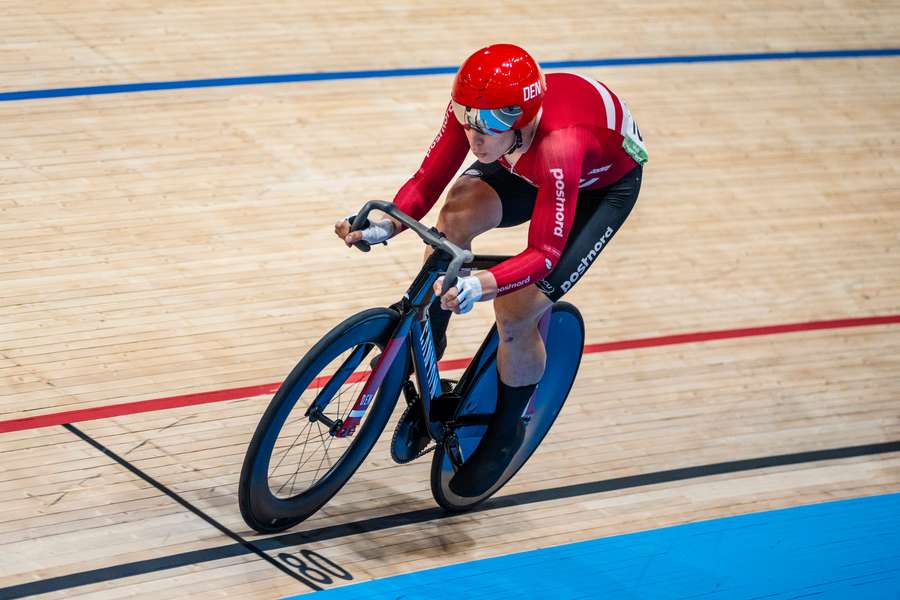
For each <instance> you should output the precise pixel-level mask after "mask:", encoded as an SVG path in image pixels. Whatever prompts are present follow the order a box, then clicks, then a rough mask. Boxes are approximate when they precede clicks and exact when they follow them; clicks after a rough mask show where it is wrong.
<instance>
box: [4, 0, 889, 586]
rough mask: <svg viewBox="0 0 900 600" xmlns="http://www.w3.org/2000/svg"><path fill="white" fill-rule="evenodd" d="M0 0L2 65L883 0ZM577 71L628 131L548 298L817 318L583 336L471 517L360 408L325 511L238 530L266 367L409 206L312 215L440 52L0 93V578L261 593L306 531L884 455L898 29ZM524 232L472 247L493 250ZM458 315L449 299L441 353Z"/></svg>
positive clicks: (315, 544)
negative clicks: (632, 169) (626, 183)
mask: <svg viewBox="0 0 900 600" xmlns="http://www.w3.org/2000/svg"><path fill="white" fill-rule="evenodd" d="M76 6H77V10H76ZM0 14H2V15H3V18H2V19H0V74H2V78H0V94H2V93H4V92H19V91H29V90H42V89H53V88H68V87H79V86H103V85H117V84H128V83H140V82H159V81H177V80H193V79H210V78H221V77H240V76H258V75H271V74H282V73H313V72H345V71H356V70H374V69H405V68H418V67H435V66H453V65H457V64H458V63H459V62H460V61H461V60H462V59H463V58H464V57H465V56H466V55H467V54H468V53H469V52H471V51H472V50H474V49H476V48H478V47H480V46H482V45H485V44H487V43H491V42H494V41H504V40H509V41H515V42H517V43H520V44H521V45H523V46H525V47H526V48H528V49H529V50H531V51H532V52H533V53H534V54H535V55H536V57H537V58H538V59H539V60H542V61H564V60H577V59H600V58H616V57H651V56H673V55H700V54H722V53H760V52H794V51H813V50H834V49H841V50H855V49H878V48H888V47H891V46H897V45H898V44H897V42H898V39H900V35H898V34H900V5H897V4H896V3H891V2H867V3H857V2H850V1H836V2H830V3H827V4H825V3H820V2H808V1H804V2H794V3H783V2H774V1H760V2H752V3H746V2H738V1H736V0H732V1H728V2H720V3H709V2H688V3H687V4H685V3H673V2H667V1H665V0H658V1H649V2H640V3H595V2H583V3H577V2H552V3H550V2H547V3H541V2H532V3H528V5H527V6H522V5H521V4H518V3H494V4H491V3H483V2H475V3H468V2H458V3H450V4H448V3H429V4H427V5H425V4H423V3H418V2H401V3H397V2H368V3H357V2H347V3H340V4H334V3H327V4H326V3H322V5H321V6H316V5H313V4H312V3H297V2H276V1H274V0H263V1H261V2H256V3H240V4H239V3H225V4H224V5H223V4H218V3H210V2H191V3H176V2H159V1H156V0H145V1H142V2H97V1H89V2H79V3H77V5H76V4H72V3H63V2H50V1H47V2H5V3H3V4H2V6H0ZM577 70H578V71H580V72H583V73H586V74H590V75H592V76H595V77H597V78H599V79H601V80H602V81H604V82H606V83H607V84H608V85H609V86H610V87H612V88H613V89H614V90H616V91H617V92H618V93H620V94H621V95H622V96H623V97H624V98H626V99H627V100H628V101H629V104H630V105H631V108H632V110H633V112H634V114H635V117H636V119H637V121H638V122H639V123H640V126H641V130H642V132H643V133H644V136H645V139H646V140H647V145H648V149H649V152H650V162H649V164H648V166H647V170H646V175H645V182H644V187H643V190H642V193H641V199H640V201H639V202H638V205H637V208H636V210H635V213H634V214H633V215H632V216H631V218H630V220H629V221H628V223H627V224H626V226H625V228H624V229H623V230H622V231H621V233H619V234H618V236H617V238H616V240H615V241H614V243H612V244H611V246H610V248H609V249H608V250H607V251H606V252H605V253H604V254H603V257H602V260H601V261H600V262H599V264H598V265H597V266H595V267H594V269H593V270H592V271H591V272H590V275H589V276H588V277H587V278H586V279H585V280H584V281H582V282H580V284H579V285H578V286H577V287H576V288H575V289H574V291H573V292H572V293H571V294H570V295H569V296H568V297H567V299H569V300H571V301H572V302H574V303H575V304H576V305H577V306H579V308H580V309H581V311H582V313H583V315H584V317H585V321H586V326H587V339H588V343H589V344H602V343H606V342H612V341H620V340H631V339H639V338H641V339H642V338H653V337H659V336H670V335H675V334H685V333H691V334H693V333H704V332H711V331H719V330H731V329H735V328H758V327H759V328H766V327H768V326H772V325H782V324H808V323H810V322H828V323H822V324H820V325H821V327H813V326H810V325H801V326H798V327H797V328H795V330H792V331H790V332H786V331H783V330H779V329H774V330H771V329H764V330H762V331H756V332H752V333H767V335H753V336H745V337H737V334H736V333H735V332H731V333H728V334H723V335H722V336H720V337H721V338H722V339H705V338H703V336H697V337H694V338H689V340H693V341H690V342H689V343H680V344H669V345H660V343H661V341H660V340H658V341H657V342H656V343H653V342H649V343H647V344H646V345H645V347H634V348H628V349H624V350H621V351H615V352H612V351H605V350H610V348H606V347H602V346H600V347H592V348H590V350H592V351H591V352H588V353H586V354H585V356H584V361H583V363H582V367H581V372H580V374H579V377H578V380H577V382H576V384H575V387H574V389H573V392H572V395H571V396H570V398H569V401H568V404H567V406H566V408H565V410H564V412H563V414H562V415H561V417H560V420H559V421H558V422H557V424H556V426H555V428H554V429H553V430H552V431H551V433H550V435H549V437H548V438H547V439H546V440H545V443H544V444H543V446H542V447H541V448H540V450H539V451H538V453H537V454H536V455H535V456H534V458H533V459H532V461H531V462H530V463H529V464H528V465H526V467H525V468H524V469H523V470H522V471H521V472H520V473H519V475H518V476H517V477H516V478H515V479H514V480H513V481H512V482H511V483H510V484H509V485H508V486H507V487H506V488H504V490H503V491H502V492H501V493H500V494H498V496H497V497H496V499H495V500H494V501H492V502H490V503H488V504H487V505H485V507H484V509H483V510H480V511H478V512H474V513H470V514H464V515H459V516H454V517H445V516H444V515H443V514H442V513H441V512H440V511H439V510H438V509H437V508H436V507H435V504H434V501H433V500H432V499H431V495H430V492H429V490H428V460H424V459H423V460H420V461H418V462H415V463H412V464H411V465H407V466H397V465H394V464H393V463H392V462H391V460H390V458H389V456H388V451H387V441H388V440H389V438H390V432H391V430H392V429H393V420H392V424H391V425H390V426H389V428H388V430H387V431H386V432H385V434H384V436H383V437H382V440H381V441H380V442H379V444H378V445H377V446H376V448H375V450H374V451H373V453H372V454H371V455H370V457H369V459H368V461H367V462H366V464H365V465H364V467H363V468H362V469H361V470H360V472H358V473H357V475H356V476H355V477H354V479H353V480H351V482H350V484H349V485H348V486H347V487H346V488H345V489H344V490H343V491H342V492H341V493H340V494H339V495H338V496H336V497H335V499H334V500H333V501H332V502H331V503H330V504H328V505H327V506H326V507H325V509H324V510H322V511H321V512H320V513H319V514H317V515H315V516H314V517H312V518H311V519H310V520H308V521H307V522H305V523H303V524H302V525H300V526H299V527H297V528H295V529H294V530H292V531H290V532H288V533H287V534H283V535H281V536H274V537H270V538H266V537H265V536H258V535H256V534H254V533H253V532H252V531H250V530H249V529H248V528H247V527H246V525H244V523H243V521H242V520H241V517H240V515H239V513H238V509H237V490H236V484H237V479H238V473H239V470H240V465H241V460H242V457H243V453H244V450H245V448H246V445H247V442H248V441H249V438H250V435H251V433H252V431H253V429H254V427H255V425H256V423H257V421H258V418H259V416H260V414H261V413H262V411H263V409H264V407H265V405H266V403H267V401H268V398H269V397H270V395H271V390H272V389H273V385H272V384H273V383H277V382H278V381H280V380H281V378H282V377H284V376H285V374H286V373H287V372H288V371H289V370H290V368H291V367H292V365H293V364H294V362H295V361H296V360H297V359H298V358H299V357H300V356H302V354H303V353H304V352H305V351H306V350H307V349H308V348H309V347H310V346H311V345H312V343H314V342H315V340H317V339H318V338H319V337H320V336H321V335H322V334H323V333H324V332H325V331H327V330H328V329H329V328H330V327H331V326H332V325H334V324H336V323H337V322H338V321H339V320H341V319H342V318H344V317H345V316H348V315H349V314H351V313H353V312H356V311H358V310H361V309H363V308H367V307H370V306H376V305H383V304H386V303H390V302H393V301H394V300H396V299H397V298H398V297H399V295H400V294H401V293H402V290H403V289H404V286H405V285H406V284H407V283H408V281H409V279H410V277H411V275H412V274H414V273H415V272H416V271H417V269H418V264H419V260H420V256H421V248H420V247H419V246H420V242H419V241H418V239H417V238H414V237H413V236H411V235H406V236H403V237H402V238H400V239H398V240H396V241H394V242H392V243H391V245H390V246H389V247H388V248H378V249H377V251H375V252H371V253H369V254H366V255H363V254H360V253H358V252H356V251H348V250H346V249H345V248H344V247H343V246H342V245H341V244H340V243H339V242H338V241H337V240H335V239H334V238H333V234H332V232H331V228H332V224H333V222H334V221H335V220H336V219H337V218H338V217H341V216H343V215H346V214H350V213H352V212H354V211H355V210H356V209H357V208H358V207H359V205H360V204H361V203H362V202H363V201H364V200H366V199H368V198H391V197H392V195H393V193H394V192H395V191H396V189H397V188H398V187H399V186H400V185H401V184H402V183H403V181H405V179H406V178H407V177H408V176H409V175H410V174H411V173H412V172H413V171H414V170H415V168H416V167H417V166H418V163H419V161H420V160H421V157H422V155H423V152H424V150H425V149H426V148H427V147H428V144H429V143H430V141H431V139H432V137H433V135H434V134H435V132H436V130H437V128H438V126H439V125H440V120H441V116H442V112H443V110H444V107H445V105H446V104H445V103H446V99H447V95H448V92H449V87H450V81H451V78H452V75H450V74H446V73H445V74H436V75H426V76H416V77H372V78H362V79H352V80H348V79H336V80H327V81H306V82H293V83H281V84H267V85H247V86H231V87H207V88H196V87H193V88H188V89H175V90H162V91H147V92H142V93H114V94H81V95H73V96H67V97H58V98H30V99H29V98H26V99H15V100H11V101H8V102H0V139H2V143H0V324H2V327H0V421H3V423H0V430H2V431H4V433H2V434H0V501H2V507H3V513H2V515H0V597H16V596H20V595H26V594H36V593H44V594H45V597H47V598H69V597H74V596H81V595H85V596H88V597H91V598H95V597H96V598H101V597H102V598H118V597H125V596H128V597H132V596H135V597H142V598H144V597H146V598H151V597H152V598H160V597H164V598H165V597H181V596H188V595H189V596H192V597H197V598H203V597H222V596H230V597H243V598H249V597H259V598H272V597H277V596H278V595H289V594H299V593H303V592H305V591H308V590H309V589H310V588H309V587H307V586H305V585H304V584H303V583H302V582H300V581H298V580H297V579H295V578H294V577H291V576H290V575H289V574H288V573H286V572H285V571H284V570H280V569H279V568H277V567H276V565H278V564H281V565H282V566H284V564H285V563H284V558H283V557H284V555H286V554H294V555H298V556H299V554H297V553H298V552H300V551H301V550H312V551H315V552H318V553H320V554H321V555H323V556H325V557H327V558H328V559H330V560H331V561H334V562H335V563H337V564H339V565H340V566H341V567H343V568H344V569H346V570H347V571H349V572H350V573H351V574H352V575H353V577H354V580H355V581H360V580H366V579H371V578H375V577H383V576H386V575H391V574H396V573H404V572H409V571H413V570H418V569H422V568H427V567H432V566H437V565H445V564H450V563H457V562H461V561H467V560H472V559H475V558H481V557H487V556H496V555H500V554H507V553H510V552H514V551H518V550H523V549H532V548H539V547H545V546H550V545H555V544H561V543H566V542H572V541H578V540H587V539H593V538H597V537H602V536H608V535H613V534H618V533H624V532H631V531H638V530H645V529H652V528H656V527H661V526H665V525H671V524H676V523H685V522H691V521H698V520H703V519H709V518H713V517H718V516H723V515H735V514H742V513H748V512H754V511H761V510H767V509H772V508H779V507H789V506H796V505H801V504H810V503H816V502H822V501H826V500H832V499H839V498H852V497H859V496H866V495H873V494H880V493H886V492H896V491H898V490H900V452H898V451H897V450H898V448H897V445H896V444H893V445H892V444H891V443H894V442H897V441H898V440H900V324H898V320H900V319H898V315H900V237H898V231H900V102H898V98H900V58H898V57H897V56H881V57H876V56H869V57H859V56H856V57H853V56H851V57H844V58H827V59H817V60H753V61H734V60H726V61H721V62H700V63H672V64H665V63H663V64H660V63H656V64H643V65H632V66H627V65H626V66H615V67H612V66H610V67H583V68H579V69H577ZM0 97H2V96H0ZM435 215H436V210H435V211H432V213H431V214H430V215H429V216H428V217H427V218H426V221H427V222H429V223H432V222H433V221H434V219H435ZM524 233H525V228H524V227H519V228H515V229H513V230H503V231H495V232H491V233H490V234H488V235H486V236H485V237H484V238H483V239H482V240H479V242H478V243H477V245H476V249H477V250H479V251H482V252H489V253H511V252H515V251H518V249H519V248H520V247H521V246H522V244H523V240H524ZM871 317H885V318H882V319H871ZM491 320H492V311H491V307H490V306H489V305H479V306H478V308H477V310H476V311H475V312H474V314H472V315H469V316H466V317H463V318H459V317H456V318H455V319H454V321H453V322H452V323H451V330H450V340H451V346H450V349H449V351H448V353H447V358H450V359H454V358H465V357H469V356H471V355H472V353H473V351H474V350H475V348H476V347H477V344H478V342H479V341H480V338H481V336H482V335H483V333H484V331H485V330H486V328H487V326H488V325H489V324H490V322H491ZM835 320H851V321H849V322H847V321H844V322H838V323H832V321H835ZM662 341H664V340H662ZM669 341H672V340H669ZM676 341H677V340H676ZM681 341H684V340H681ZM236 388H251V389H250V390H238V391H237V392H234V391H229V390H235V389H236ZM222 390H225V391H224V392H221V391H222ZM210 392H221V393H219V394H210ZM195 394H196V396H195ZM183 396H188V397H187V398H181V397H183ZM161 398H170V399H171V398H174V400H168V401H163V402H160V403H156V404H151V405H150V406H149V407H148V406H147V405H134V404H129V403H135V402H138V401H144V400H156V399H161ZM213 401H215V402H213ZM177 404H184V406H181V407H178V408H168V409H165V410H151V411H147V410H143V409H146V408H161V407H164V406H172V405H177ZM118 405H125V408H123V409H121V410H118V411H116V410H112V411H110V412H107V413H103V412H99V413H98V412H91V411H88V410H87V409H92V408H97V407H109V406H113V407H114V406H118ZM398 410H399V408H398ZM68 411H77V412H74V413H73V414H69V415H63V416H62V417H54V416H53V415H58V413H62V412H68ZM85 411H86V412H85ZM117 413H122V414H117ZM398 414H399V413H398ZM109 415H113V416H109ZM98 416H105V418H94V417H98ZM30 417H36V418H35V419H32V420H30V421H22V419H26V418H30ZM68 422H71V423H72V425H71V426H69V427H63V426H60V425H59V424H60V423H68ZM89 442H92V443H93V445H92V443H89ZM101 447H102V448H106V449H108V450H109V451H111V452H113V453H115V454H116V455H117V456H118V457H119V458H120V459H121V460H122V462H127V464H128V465H131V466H132V467H133V469H134V470H129V469H127V468H126V467H125V466H123V465H122V464H120V463H118V462H116V461H115V460H113V459H112V458H111V457H110V456H108V455H106V454H104V453H103V452H101V450H100V449H98V448H101ZM768 457H776V458H775V459H769V462H766V459H767V458H768ZM751 459H761V460H760V461H758V462H752V461H751V462H748V463H740V462H736V461H744V460H751ZM720 463H728V464H727V465H726V466H725V467H721V468H718V469H717V468H715V467H711V466H710V465H717V464H720ZM135 471H139V472H140V473H143V474H145V475H146V476H147V477H149V478H152V479H153V481H155V482H156V485H154V484H152V483H151V482H149V481H148V480H147V479H144V478H141V477H140V476H139V475H138V474H136V472H135ZM578 484H584V485H580V486H579V485H578ZM166 492H168V493H166ZM173 496H177V497H178V498H181V499H182V501H183V503H179V502H177V501H176V500H175V499H173ZM186 505H190V506H191V507H193V509H194V511H193V512H192V511H191V510H189V509H188V508H186ZM211 521H214V522H215V523H217V524H218V525H219V526H218V527H216V526H214V525H213V524H211ZM229 532H230V533H229ZM264 556H267V557H269V560H266V559H264ZM287 570H289V569H287Z"/></svg>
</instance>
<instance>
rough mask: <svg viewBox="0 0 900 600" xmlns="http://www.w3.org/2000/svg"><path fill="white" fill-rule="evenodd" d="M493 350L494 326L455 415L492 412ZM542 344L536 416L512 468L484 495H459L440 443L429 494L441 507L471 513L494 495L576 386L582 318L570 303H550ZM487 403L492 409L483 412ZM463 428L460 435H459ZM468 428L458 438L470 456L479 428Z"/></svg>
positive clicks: (529, 452)
mask: <svg viewBox="0 0 900 600" xmlns="http://www.w3.org/2000/svg"><path fill="white" fill-rule="evenodd" d="M496 346H497V330H496V327H494V328H493V329H491V331H490V332H489V333H488V335H487V337H486V338H485V340H484V342H483V343H482V349H493V350H490V352H491V354H489V355H488V356H486V357H484V358H482V360H480V361H479V362H478V364H477V365H476V364H475V361H473V363H472V366H473V367H474V368H475V369H477V371H471V372H470V371H467V373H466V374H464V375H463V379H466V380H468V381H471V384H470V385H469V387H468V389H467V390H465V392H464V393H465V397H464V398H463V401H462V402H461V403H460V411H459V413H458V416H459V415H463V414H466V413H467V412H470V413H471V412H476V413H479V414H483V413H485V412H492V411H493V410H494V405H495V404H496V396H497V385H496V364H497V362H496ZM546 346H547V366H546V367H545V370H544V376H543V377H542V378H541V383H540V384H538V389H537V391H536V394H537V396H536V398H535V414H534V415H533V416H532V418H531V421H530V423H529V425H528V427H527V428H526V437H525V440H524V441H523V443H522V446H521V447H520V449H519V450H518V452H516V454H515V455H514V457H513V459H512V461H511V462H510V465H509V466H508V467H507V468H506V470H505V471H504V472H503V473H502V474H501V475H500V477H499V478H498V479H497V480H496V481H495V482H494V484H493V485H492V486H491V487H490V488H489V489H488V490H487V491H486V492H485V493H484V494H481V495H480V496H473V497H466V496H458V495H457V494H455V493H454V492H453V491H452V490H450V488H449V481H450V479H451V478H452V476H453V474H454V472H455V471H454V468H453V465H452V463H451V461H450V457H449V456H448V453H447V449H446V447H445V446H444V445H443V444H438V446H437V448H436V449H435V452H434V456H433V458H432V461H431V494H432V496H433V497H434V499H435V501H436V502H437V503H438V504H439V505H440V506H441V507H443V508H444V509H446V510H448V511H450V512H462V511H467V510H471V509H472V508H474V507H476V506H477V505H479V504H481V503H482V502H484V501H485V500H487V499H488V498H490V497H491V496H493V495H494V494H495V493H496V492H497V491H498V490H500V488H502V487H503V486H504V485H506V483H507V482H509V480H510V479H512V478H513V477H514V476H515V475H516V473H518V471H519V469H521V468H522V467H523V466H524V465H525V463H526V462H528V459H529V458H531V455H532V454H534V452H535V450H537V448H538V446H540V444H541V442H542V441H543V440H544V437H545V436H546V435H547V433H548V432H549V431H550V428H551V427H552V426H553V423H554V422H555V421H556V418H557V416H559V413H560V411H561V410H562V407H563V406H564V405H565V402H566V399H567V398H568V396H569V391H570V390H571V389H572V385H573V384H574V382H575V376H576V375H577V373H578V368H579V366H580V364H581V356H582V353H583V350H584V320H583V319H582V317H581V313H580V312H579V311H578V309H577V308H576V307H575V306H574V305H572V304H570V303H568V302H557V303H556V304H554V305H553V313H552V315H551V322H550V328H549V331H548V335H547V342H546ZM481 354H482V350H479V355H481ZM488 405H489V406H490V410H489V411H485V407H486V406H488ZM463 429H465V428H463ZM463 429H461V430H459V431H458V435H460V434H461V433H462V431H463ZM469 429H470V430H471V431H470V432H469V434H470V435H469V436H468V438H463V437H462V436H461V437H460V442H461V444H462V443H464V441H463V440H467V445H468V450H467V452H466V453H465V454H466V455H471V452H472V451H473V450H474V449H475V447H477V444H478V442H479V441H480V439H481V438H480V435H479V434H478V429H479V428H478V427H471V428H469ZM480 430H481V432H482V433H483V430H484V427H483V426H482V427H480Z"/></svg>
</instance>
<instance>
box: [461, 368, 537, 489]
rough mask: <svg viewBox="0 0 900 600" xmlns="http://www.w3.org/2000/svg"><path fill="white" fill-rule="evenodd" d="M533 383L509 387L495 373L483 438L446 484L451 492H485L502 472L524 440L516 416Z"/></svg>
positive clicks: (522, 407) (533, 387) (523, 434)
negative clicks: (493, 394)
mask: <svg viewBox="0 0 900 600" xmlns="http://www.w3.org/2000/svg"><path fill="white" fill-rule="evenodd" d="M536 387H537V384H531V385H523V386H519V387H513V386H511V385H506V384H505V383H503V381H501V380H500V377H499V375H498V376H497V408H496V410H495V411H494V416H492V417H491V420H490V422H489V423H488V427H487V431H485V432H484V437H483V438H482V439H481V442H480V443H479V444H478V447H477V448H475V452H473V453H472V455H471V456H469V457H468V458H467V459H466V461H465V462H464V463H463V464H462V466H461V467H460V468H459V470H458V471H456V473H455V474H454V475H453V477H452V478H451V479H450V481H449V483H448V485H449V486H450V489H451V490H452V491H453V493H455V494H459V495H460V496H467V497H475V496H479V495H481V494H484V493H485V492H487V491H488V490H489V489H490V488H491V486H493V485H494V483H495V482H496V481H497V479H499V478H500V476H501V475H503V472H504V471H505V470H506V468H507V467H508V466H509V464H510V462H512V459H513V457H514V456H515V454H516V452H517V451H518V449H519V447H520V446H521V445H522V441H523V440H524V439H525V425H524V423H522V421H521V419H520V417H521V416H522V413H523V412H524V411H525V407H526V406H528V401H529V400H530V399H531V395H532V394H533V393H534V390H535V388H536Z"/></svg>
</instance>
